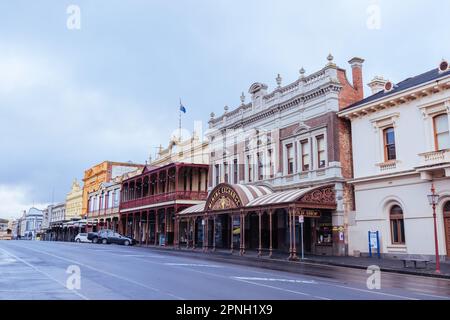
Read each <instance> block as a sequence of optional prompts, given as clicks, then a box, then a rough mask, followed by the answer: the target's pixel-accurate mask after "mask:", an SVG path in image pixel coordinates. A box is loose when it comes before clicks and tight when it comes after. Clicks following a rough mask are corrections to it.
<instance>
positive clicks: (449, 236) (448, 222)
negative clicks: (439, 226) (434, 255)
mask: <svg viewBox="0 0 450 320" xmlns="http://www.w3.org/2000/svg"><path fill="white" fill-rule="evenodd" d="M444 227H445V240H446V241H445V242H446V248H447V257H450V201H447V203H446V204H445V205H444Z"/></svg>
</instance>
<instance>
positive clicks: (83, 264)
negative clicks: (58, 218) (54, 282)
mask: <svg viewBox="0 0 450 320" xmlns="http://www.w3.org/2000/svg"><path fill="white" fill-rule="evenodd" d="M26 248H27V249H28V250H31V251H35V252H39V253H42V254H46V255H48V256H51V257H54V258H57V259H60V260H63V261H67V262H70V263H74V264H77V265H80V266H83V267H85V268H88V269H91V270H94V271H96V272H99V273H103V274H105V275H108V276H111V277H114V278H117V279H120V280H123V281H127V282H130V283H133V284H135V285H137V286H140V287H143V288H145V289H149V290H152V291H155V292H160V293H164V294H166V295H168V296H171V297H172V298H175V299H178V300H184V299H183V298H181V297H179V296H176V295H174V294H172V293H169V292H166V291H162V290H160V289H157V288H154V287H150V286H147V285H145V284H142V283H141V282H137V281H134V280H132V279H129V278H125V277H122V276H119V275H117V274H114V273H111V272H108V271H105V270H101V269H98V268H95V267H92V266H90V265H87V264H85V263H82V262H79V261H76V260H72V259H67V258H64V257H60V256H57V255H54V254H52V253H48V252H46V251H42V250H37V249H32V248H30V247H26Z"/></svg>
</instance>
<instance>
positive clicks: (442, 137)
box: [434, 114, 450, 150]
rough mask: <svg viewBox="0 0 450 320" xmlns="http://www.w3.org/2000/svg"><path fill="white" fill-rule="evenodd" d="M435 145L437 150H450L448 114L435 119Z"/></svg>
mask: <svg viewBox="0 0 450 320" xmlns="http://www.w3.org/2000/svg"><path fill="white" fill-rule="evenodd" d="M434 143H435V146H436V150H445V149H450V133H449V128H448V115H447V114H441V115H439V116H436V117H434Z"/></svg>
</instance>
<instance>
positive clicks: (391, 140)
mask: <svg viewBox="0 0 450 320" xmlns="http://www.w3.org/2000/svg"><path fill="white" fill-rule="evenodd" d="M383 136H384V161H389V160H395V159H396V158H397V157H396V154H395V135H394V128H392V127H390V128H387V129H384V131H383Z"/></svg>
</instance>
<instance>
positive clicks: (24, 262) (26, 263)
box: [0, 248, 89, 300]
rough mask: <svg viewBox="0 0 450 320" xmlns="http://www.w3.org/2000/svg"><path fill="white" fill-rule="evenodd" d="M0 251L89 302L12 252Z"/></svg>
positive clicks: (83, 296) (86, 298) (85, 298)
mask: <svg viewBox="0 0 450 320" xmlns="http://www.w3.org/2000/svg"><path fill="white" fill-rule="evenodd" d="M0 250H2V251H3V252H5V253H6V254H8V255H9V256H10V257H13V258H15V259H16V260H18V261H20V262H22V263H23V264H25V265H27V266H29V267H30V268H32V269H33V270H35V271H37V272H39V273H42V274H43V275H45V276H46V277H47V278H49V279H51V280H53V281H55V282H57V283H58V284H60V285H62V286H63V287H64V288H65V289H67V290H68V291H69V292H70V293H73V294H76V295H77V296H79V297H80V298H82V299H84V300H89V299H88V297H86V296H85V295H83V294H81V293H79V292H77V291H75V290H69V289H68V288H67V287H66V284H65V283H61V282H60V281H59V280H58V279H55V278H54V277H52V276H51V275H49V274H48V273H47V272H44V271H42V270H39V269H38V268H36V267H35V266H34V265H32V264H31V263H29V262H28V261H25V260H23V259H22V258H19V257H18V256H16V255H14V254H12V253H11V252H9V251H7V250H5V249H3V248H0Z"/></svg>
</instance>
